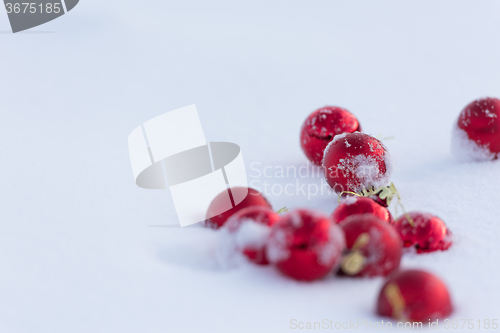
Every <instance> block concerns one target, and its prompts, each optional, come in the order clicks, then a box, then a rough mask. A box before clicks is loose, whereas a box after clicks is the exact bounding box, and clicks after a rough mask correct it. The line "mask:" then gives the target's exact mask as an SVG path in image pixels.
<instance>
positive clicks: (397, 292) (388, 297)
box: [377, 270, 453, 325]
mask: <svg viewBox="0 0 500 333" xmlns="http://www.w3.org/2000/svg"><path fill="white" fill-rule="evenodd" d="M452 310H453V307H452V304H451V299H450V294H449V292H448V288H447V287H446V285H445V284H444V283H443V281H441V280H440V279H439V278H438V277H436V276H434V275H433V274H430V273H428V272H425V271H422V270H406V271H401V272H397V273H395V274H393V275H391V277H390V278H389V279H388V280H387V281H386V282H385V284H384V286H383V287H382V290H381V291H380V294H379V297H378V301H377V313H378V314H379V315H381V316H386V317H392V318H394V319H397V320H401V321H415V322H423V323H424V325H425V323H426V322H428V321H429V320H435V319H441V318H446V317H448V316H449V315H450V314H451V312H452Z"/></svg>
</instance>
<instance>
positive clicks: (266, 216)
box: [224, 206, 280, 265]
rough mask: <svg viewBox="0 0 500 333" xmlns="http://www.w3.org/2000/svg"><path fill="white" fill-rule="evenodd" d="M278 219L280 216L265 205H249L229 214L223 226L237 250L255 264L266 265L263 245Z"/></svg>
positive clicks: (264, 245) (267, 262)
mask: <svg viewBox="0 0 500 333" xmlns="http://www.w3.org/2000/svg"><path fill="white" fill-rule="evenodd" d="M279 219H280V216H279V215H278V214H276V213H275V212H273V211H272V210H271V209H269V208H267V207H262V206H251V207H247V208H243V209H242V210H240V211H238V212H237V213H235V214H234V215H233V216H231V217H230V218H229V220H228V221H227V223H226V224H225V225H224V228H226V229H227V231H228V232H229V233H230V235H231V237H233V238H234V242H235V245H236V250H237V251H240V252H241V253H243V254H244V255H245V256H246V257H247V258H248V259H249V260H250V261H252V262H254V263H256V264H259V265H268V264H269V261H268V260H267V257H266V251H265V247H266V243H267V239H268V237H269V233H270V232H271V227H272V226H273V225H274V224H275V223H276V222H278V221H279Z"/></svg>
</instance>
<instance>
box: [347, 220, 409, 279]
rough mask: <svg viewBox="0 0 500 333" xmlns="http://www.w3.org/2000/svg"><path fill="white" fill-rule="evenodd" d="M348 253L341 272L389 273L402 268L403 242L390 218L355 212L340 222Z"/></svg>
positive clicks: (383, 274) (348, 273)
mask: <svg viewBox="0 0 500 333" xmlns="http://www.w3.org/2000/svg"><path fill="white" fill-rule="evenodd" d="M340 227H341V228H342V230H344V234H345V240H346V246H347V249H348V251H349V252H347V253H346V254H345V255H344V257H343V258H342V263H341V265H340V273H343V274H346V275H350V276H385V275H387V274H389V273H390V272H392V271H394V270H395V269H396V268H398V267H399V264H400V262H401V254H402V242H401V238H400V237H399V235H398V233H397V232H396V230H395V229H394V227H392V225H390V224H388V223H387V222H386V221H382V220H381V219H379V218H377V217H375V216H373V215H371V214H364V215H352V216H349V217H348V218H346V219H345V220H344V221H342V222H341V223H340Z"/></svg>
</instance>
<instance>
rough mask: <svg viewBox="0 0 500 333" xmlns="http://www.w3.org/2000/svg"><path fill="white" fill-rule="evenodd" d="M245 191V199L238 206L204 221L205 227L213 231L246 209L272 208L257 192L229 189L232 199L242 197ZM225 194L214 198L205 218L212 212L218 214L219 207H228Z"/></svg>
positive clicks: (244, 189)
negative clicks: (251, 207) (255, 207)
mask: <svg viewBox="0 0 500 333" xmlns="http://www.w3.org/2000/svg"><path fill="white" fill-rule="evenodd" d="M247 191H248V194H247V196H246V197H245V199H243V201H241V202H240V203H239V204H237V205H236V206H233V208H231V209H229V210H227V211H225V212H224V213H222V214H219V215H215V216H213V217H210V218H207V219H206V220H205V226H207V227H209V228H213V229H218V228H220V227H222V226H223V225H224V223H226V221H227V219H228V218H230V217H231V216H232V215H233V214H234V213H236V212H238V211H240V210H241V209H243V208H246V207H250V206H261V207H266V208H272V207H271V204H270V203H269V202H268V201H267V199H266V198H265V197H264V196H263V195H262V193H260V192H259V191H256V190H254V189H252V188H248V189H247V188H245V187H232V188H230V189H229V192H230V193H231V197H232V198H234V197H236V198H239V197H243V196H244V195H245V193H246V192H247ZM227 193H228V192H227V191H224V192H222V193H220V194H219V195H217V196H216V197H215V199H214V200H213V201H212V203H211V204H210V206H209V207H208V210H207V216H212V215H213V214H214V212H219V211H220V210H221V207H226V206H227V205H228V199H227ZM231 200H234V199H231Z"/></svg>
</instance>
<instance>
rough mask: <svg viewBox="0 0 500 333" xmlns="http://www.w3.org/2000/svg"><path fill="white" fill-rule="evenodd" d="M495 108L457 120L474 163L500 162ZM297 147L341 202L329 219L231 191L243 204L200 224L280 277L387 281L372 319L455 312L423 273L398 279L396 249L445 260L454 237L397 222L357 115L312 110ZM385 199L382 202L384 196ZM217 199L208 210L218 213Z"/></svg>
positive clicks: (384, 166)
mask: <svg viewBox="0 0 500 333" xmlns="http://www.w3.org/2000/svg"><path fill="white" fill-rule="evenodd" d="M499 116H500V100H498V99H494V98H486V99H481V100H478V101H475V102H473V103H471V104H470V105H468V106H467V107H466V108H465V109H464V110H463V111H462V113H461V114H460V117H459V119H458V122H457V125H456V129H455V131H454V135H455V139H454V140H460V141H461V142H459V143H458V144H456V145H455V146H458V147H459V148H461V149H464V150H466V151H468V152H469V153H470V154H472V156H473V158H475V159H487V158H488V159H496V158H497V157H498V154H500V131H499V124H500V123H499V121H500V120H499ZM300 143H301V146H302V149H303V151H304V153H305V155H306V156H307V158H308V159H309V160H310V161H311V162H312V163H314V164H316V165H319V166H321V167H322V168H323V170H324V173H325V178H326V181H327V182H328V184H329V185H330V186H331V187H332V189H333V190H334V191H335V192H337V193H338V194H339V197H341V198H342V201H341V203H340V204H339V205H338V206H337V207H336V209H335V210H334V211H333V212H332V214H331V215H330V216H326V215H324V214H322V213H319V212H316V211H312V210H310V209H296V210H293V211H291V212H289V213H287V214H285V215H283V216H281V215H280V214H278V213H276V212H274V211H273V210H272V207H271V205H270V204H269V202H268V201H267V200H266V199H265V198H264V196H263V195H262V194H261V193H259V192H258V191H256V190H253V189H247V188H238V187H236V188H231V189H230V190H229V192H230V193H231V195H232V196H236V197H240V196H241V194H242V193H243V194H245V193H246V192H247V191H248V195H247V196H246V198H245V199H244V200H243V201H242V202H241V203H239V204H238V205H236V206H235V207H233V208H232V209H231V210H229V211H226V212H225V213H223V214H220V215H217V216H213V217H211V218H209V219H207V220H206V225H207V226H210V227H213V228H221V227H222V228H223V229H224V230H225V231H226V232H227V233H228V234H229V235H231V237H233V238H234V240H235V242H234V243H235V244H236V247H235V249H236V250H237V251H239V252H241V253H242V254H243V255H244V256H246V257H247V258H248V259H249V260H250V261H252V262H254V263H256V264H259V265H267V264H272V265H274V266H275V267H276V268H277V269H278V270H279V271H280V272H281V273H282V274H284V275H286V276H288V277H290V278H293V279H296V280H303V281H313V280H318V279H321V278H324V277H325V276H327V275H328V274H331V273H332V272H335V273H336V274H338V275H342V276H351V277H373V276H387V281H386V282H385V284H384V285H383V287H382V289H381V291H380V294H379V298H378V301H377V312H378V313H379V314H380V315H382V316H388V317H392V318H395V319H398V320H408V321H420V322H422V321H425V320H429V319H437V318H443V317H446V316H449V315H450V313H451V311H452V305H451V300H450V295H449V293H448V289H447V287H446V285H445V284H444V283H443V282H442V281H441V280H440V279H439V278H438V277H436V276H434V275H433V274H431V273H428V272H425V271H422V270H400V269H399V264H400V261H401V256H402V254H403V248H413V249H415V251H416V252H417V253H425V252H432V251H443V250H446V249H448V248H449V247H450V246H451V244H452V240H451V232H450V231H449V230H448V228H447V227H446V225H445V223H444V222H443V221H442V220H441V219H439V218H438V217H436V216H433V215H431V214H429V213H424V212H409V213H404V214H403V215H402V216H401V217H399V218H398V219H396V220H394V219H393V217H392V215H391V213H390V212H389V210H388V209H387V207H388V205H389V203H390V199H391V195H390V194H394V193H395V192H394V191H391V189H394V187H393V186H387V184H388V183H389V178H390V173H391V162H390V156H389V154H388V151H387V149H386V147H385V146H384V145H383V143H382V142H381V141H380V140H378V139H376V138H374V137H372V136H370V135H368V134H364V133H362V132H361V126H360V124H359V122H358V120H357V119H356V117H355V116H354V115H352V114H351V113H350V112H348V111H347V110H345V109H342V108H339V107H324V108H321V109H318V110H316V111H314V112H313V113H312V114H311V115H309V117H308V118H307V119H306V121H305V122H304V124H303V126H302V129H301V133H300ZM388 194H389V195H388ZM224 197H225V196H223V195H222V194H221V195H220V196H218V197H216V198H215V199H214V200H213V202H212V204H211V206H210V208H209V211H208V214H207V216H212V215H213V214H211V211H217V207H218V206H220V205H222V204H224V202H225V200H223V198H224Z"/></svg>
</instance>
